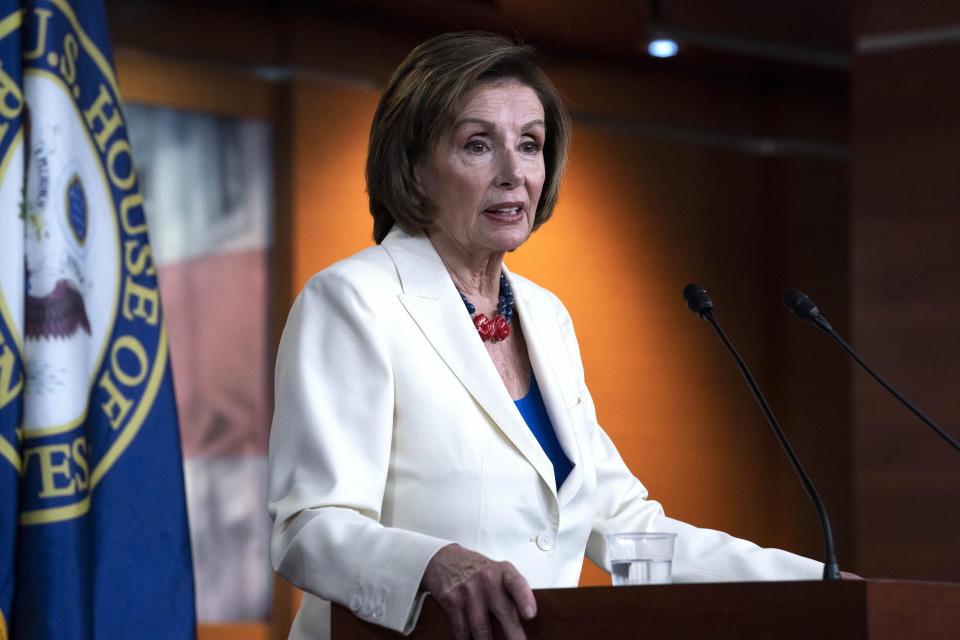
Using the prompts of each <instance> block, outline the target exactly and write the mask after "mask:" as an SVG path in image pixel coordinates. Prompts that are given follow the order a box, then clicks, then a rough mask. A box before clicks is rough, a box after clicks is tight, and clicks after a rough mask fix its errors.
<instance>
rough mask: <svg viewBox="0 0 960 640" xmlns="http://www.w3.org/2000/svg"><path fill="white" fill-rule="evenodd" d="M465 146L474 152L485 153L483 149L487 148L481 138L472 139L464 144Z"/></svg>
mask: <svg viewBox="0 0 960 640" xmlns="http://www.w3.org/2000/svg"><path fill="white" fill-rule="evenodd" d="M464 148H465V149H466V150H467V151H471V152H473V153H483V150H484V149H486V145H485V144H483V142H482V141H480V140H471V141H469V142H468V143H467V144H466V145H465V146H464Z"/></svg>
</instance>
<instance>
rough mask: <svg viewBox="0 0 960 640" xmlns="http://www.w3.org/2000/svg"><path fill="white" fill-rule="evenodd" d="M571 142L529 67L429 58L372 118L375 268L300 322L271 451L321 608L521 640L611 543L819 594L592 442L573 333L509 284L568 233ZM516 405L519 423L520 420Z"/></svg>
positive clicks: (283, 533) (501, 49)
mask: <svg viewBox="0 0 960 640" xmlns="http://www.w3.org/2000/svg"><path fill="white" fill-rule="evenodd" d="M568 138H569V123H568V119H567V116H566V114H565V112H564V110H563V107H562V105H561V102H560V100H559V98H558V96H557V93H556V91H555V89H554V88H553V86H552V85H551V84H550V82H549V81H548V80H547V78H546V77H545V76H544V75H543V73H542V72H541V71H540V69H539V68H538V67H537V66H536V64H535V63H534V62H533V57H532V51H531V50H530V49H529V48H527V47H522V46H516V45H514V44H512V43H511V42H509V41H508V40H506V39H503V38H500V37H498V36H494V35H489V34H476V33H466V34H448V35H445V36H440V37H438V38H435V39H433V40H430V41H428V42H426V43H424V44H423V45H421V46H420V47H418V48H417V49H415V50H414V51H413V52H412V53H411V54H410V56H409V57H408V58H407V59H406V60H405V61H404V62H403V63H402V64H401V65H400V67H399V68H398V69H397V71H396V72H395V74H394V76H393V77H392V78H391V80H390V82H389V83H388V86H387V88H386V90H385V92H384V95H383V97H382V99H381V101H380V105H379V107H378V109H377V112H376V115H375V116H374V122H373V126H372V129H371V135H370V149H369V157H368V165H367V184H368V192H369V195H370V209H371V212H372V213H373V217H374V237H375V240H376V241H377V245H376V246H375V247H372V248H369V249H366V250H364V251H361V252H360V253H358V254H356V255H354V256H352V257H350V258H348V259H346V260H344V261H341V262H339V263H337V264H334V265H333V266H331V267H329V268H327V269H325V270H324V271H322V272H320V273H319V274H317V275H316V276H314V277H313V278H312V279H311V280H310V282H309V283H308V284H307V285H306V287H305V288H304V290H303V292H301V294H300V296H299V297H298V299H297V301H296V302H295V303H294V306H293V308H292V310H291V312H290V316H289V318H288V320H287V325H286V328H285V330H284V335H283V339H282V341H281V345H280V352H279V355H278V358H277V371H276V412H275V415H274V422H273V429H272V432H271V439H270V511H271V515H272V517H273V519H274V532H273V539H272V549H271V551H272V556H273V562H274V566H275V568H276V569H277V571H278V572H279V573H280V574H281V575H283V576H284V577H286V578H287V579H288V580H290V581H291V582H292V583H294V584H295V585H297V586H299V587H301V588H302V589H304V591H305V592H306V593H305V595H304V600H303V603H302V605H301V608H300V611H299V613H298V615H297V619H296V621H295V622H294V628H293V630H292V632H291V637H297V638H301V637H302V638H314V637H323V636H324V635H325V634H326V633H328V631H327V629H328V625H329V620H328V615H329V614H328V610H327V608H326V606H327V605H326V602H325V600H332V601H336V602H339V603H342V604H344V605H346V606H348V607H350V608H351V609H352V610H353V611H354V612H355V613H356V614H357V615H358V616H360V617H362V618H364V619H367V620H369V621H372V622H375V623H378V624H381V625H384V626H387V627H390V628H392V629H396V630H403V631H408V630H410V629H411V628H412V626H413V624H414V623H415V621H416V616H417V613H418V611H419V605H420V603H421V602H422V595H423V593H424V592H430V593H431V594H432V595H433V597H434V598H436V599H437V600H438V601H439V602H440V604H441V606H442V607H443V608H444V610H445V611H446V612H447V615H448V616H449V618H450V621H451V625H452V627H453V629H454V634H455V636H456V637H457V638H470V637H472V638H488V637H490V630H491V628H492V625H493V624H499V625H500V626H501V627H503V629H504V631H505V635H506V636H507V637H508V638H523V637H524V636H523V629H522V625H521V620H522V619H526V618H530V617H533V616H534V615H535V614H536V601H535V599H534V596H533V593H532V591H531V587H533V588H540V587H560V586H576V585H577V582H578V579H579V574H580V568H581V565H582V562H583V556H584V553H586V555H587V556H589V557H590V559H591V560H593V561H594V562H596V563H597V564H599V565H601V566H607V568H608V569H609V566H608V565H607V564H606V561H605V557H604V555H605V549H604V541H603V535H604V534H606V533H612V532H622V531H651V530H656V531H672V532H676V533H677V534H678V542H677V545H676V551H675V558H674V565H673V567H674V578H675V580H678V581H681V580H699V581H707V580H747V579H791V578H795V579H816V578H818V577H819V576H820V574H821V573H822V566H821V565H820V564H819V563H817V562H814V561H812V560H808V559H806V558H800V557H798V556H794V555H792V554H789V553H786V552H783V551H779V550H774V549H760V548H758V547H756V546H755V545H753V544H752V543H749V542H746V541H743V540H738V539H736V538H732V537H730V536H727V535H726V534H722V533H719V532H716V531H709V530H705V529H697V528H695V527H691V526H689V525H685V524H683V523H680V522H677V521H675V520H671V519H669V518H667V517H665V516H664V514H663V511H662V509H661V507H660V505H659V504H658V503H656V502H653V501H649V500H647V499H646V497H647V493H646V490H645V489H644V487H643V485H641V484H640V482H639V481H638V480H637V479H636V478H634V476H633V475H632V474H631V473H630V471H629V470H628V469H627V468H626V466H625V465H624V464H623V462H622V460H621V459H620V456H619V454H618V453H617V451H616V448H615V447H614V446H613V443H612V442H611V441H610V440H609V438H608V437H607V436H606V434H605V433H604V432H603V430H602V429H601V428H600V427H599V426H598V425H597V421H596V415H595V411H594V407H593V403H592V401H591V399H590V394H589V392H588V391H587V388H586V385H585V383H584V374H583V367H582V364H581V360H580V353H579V348H578V346H577V341H576V337H575V336H574V332H573V326H572V323H571V320H570V316H569V315H568V314H567V312H566V310H565V309H564V307H563V305H562V304H561V303H560V301H559V300H558V299H557V298H556V297H555V296H553V294H551V293H550V292H548V291H546V290H545V289H542V288H540V287H538V286H537V285H535V284H533V283H532V282H530V281H529V280H526V279H524V278H522V277H520V276H518V275H516V274H512V273H510V272H509V271H508V270H507V268H506V267H505V266H504V265H503V262H502V261H503V257H504V255H505V253H506V252H508V251H512V250H513V249H516V248H517V247H519V246H520V245H522V244H523V243H524V242H525V241H526V240H527V238H528V237H529V235H530V234H531V232H532V231H534V230H535V229H536V228H537V227H539V226H540V225H542V224H543V223H544V222H546V220H547V219H548V218H549V217H550V214H551V212H552V210H553V207H554V204H555V203H556V200H557V191H558V187H559V183H560V177H561V175H562V172H563V167H564V163H565V159H566V151H567V144H568ZM518 401H519V402H518Z"/></svg>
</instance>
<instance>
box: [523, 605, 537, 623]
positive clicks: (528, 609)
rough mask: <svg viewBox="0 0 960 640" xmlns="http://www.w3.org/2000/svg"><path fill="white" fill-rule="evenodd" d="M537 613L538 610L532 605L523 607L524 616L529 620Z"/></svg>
mask: <svg viewBox="0 0 960 640" xmlns="http://www.w3.org/2000/svg"><path fill="white" fill-rule="evenodd" d="M535 613H536V612H535V611H534V610H533V607H531V606H530V605H527V606H526V607H524V608H523V617H524V618H526V619H528V620H529V619H530V618H532V617H533V616H534V614H535Z"/></svg>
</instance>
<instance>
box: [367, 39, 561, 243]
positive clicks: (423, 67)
mask: <svg viewBox="0 0 960 640" xmlns="http://www.w3.org/2000/svg"><path fill="white" fill-rule="evenodd" d="M495 78H516V79H517V80H519V81H520V82H522V83H524V84H526V85H528V86H529V87H530V88H531V89H533V90H534V92H536V94H537V96H538V97H539V98H540V103H541V104H542V105H543V110H544V115H545V125H546V140H545V144H544V147H543V157H544V165H545V167H546V180H545V181H544V186H543V192H542V194H541V197H540V202H539V204H538V205H537V211H536V214H535V215H534V224H533V228H534V230H536V229H537V228H539V227H540V225H542V224H543V223H544V222H546V221H547V220H548V219H549V218H550V216H551V214H552V213H553V208H554V206H555V205H556V204H557V195H558V192H559V189H560V178H561V176H562V175H563V168H564V166H565V165H566V162H567V148H568V146H569V144H570V118H569V116H568V115H567V111H566V109H565V108H564V106H563V103H562V102H561V100H560V96H559V95H558V93H557V90H556V88H554V86H553V83H551V82H550V80H549V79H548V78H547V76H546V74H544V73H543V71H542V70H541V69H540V67H539V65H538V64H537V62H536V60H535V51H534V49H533V48H532V47H530V46H526V45H518V44H515V43H514V42H512V41H510V40H509V39H507V38H505V37H503V36H499V35H496V34H492V33H482V32H460V33H447V34H444V35H441V36H437V37H435V38H432V39H430V40H427V41H426V42H424V43H423V44H421V45H419V46H418V47H417V48H415V49H414V50H413V51H411V52H410V54H409V55H408V56H407V58H406V59H405V60H404V61H403V62H402V63H400V66H399V67H398V68H397V70H396V71H394V73H393V76H392V77H391V78H390V80H389V82H388V83H387V87H386V89H385V90H384V92H383V95H382V96H381V98H380V103H379V104H378V105H377V111H376V113H375V114H374V116H373V124H372V125H371V127H370V146H369V149H368V151H367V194H368V196H369V198H370V213H371V214H372V215H373V238H374V240H375V241H376V242H377V243H378V244H379V243H380V242H382V241H383V239H384V237H386V235H387V232H389V231H390V229H391V228H392V227H393V225H394V223H396V224H398V225H400V228H402V229H403V230H404V231H406V232H407V233H410V234H416V233H420V232H423V231H426V230H428V229H429V228H430V227H431V226H432V225H433V220H434V217H435V215H436V211H435V210H434V209H433V206H432V205H431V204H430V202H429V201H428V200H427V199H426V198H425V197H424V195H423V194H422V193H421V192H420V190H419V189H418V188H417V186H416V180H415V178H414V173H413V169H414V167H415V166H416V164H417V162H419V160H420V159H421V158H423V157H425V155H426V154H427V153H428V152H429V150H430V149H432V148H433V147H434V146H435V145H436V143H437V141H438V140H439V138H440V136H441V134H442V133H443V132H444V131H445V130H446V129H447V127H448V126H450V124H451V123H452V121H453V119H454V117H455V116H456V113H455V112H454V110H455V109H456V108H457V105H458V104H459V103H460V100H461V99H462V98H463V96H464V95H465V94H466V93H467V92H468V91H469V90H470V89H472V88H473V87H474V86H475V85H476V84H477V83H478V82H480V81H484V80H490V79H495Z"/></svg>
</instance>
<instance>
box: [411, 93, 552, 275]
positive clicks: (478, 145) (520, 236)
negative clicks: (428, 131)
mask: <svg viewBox="0 0 960 640" xmlns="http://www.w3.org/2000/svg"><path fill="white" fill-rule="evenodd" d="M545 136H546V124H545V122H544V112H543V105H542V104H540V99H539V98H538V97H537V94H536V92H534V90H533V89H531V88H530V87H528V86H527V85H525V84H523V83H521V82H520V81H519V80H515V79H503V80H492V81H487V82H483V83H481V84H479V85H477V86H476V87H475V88H474V89H472V90H471V91H469V92H468V93H467V94H466V95H465V96H464V98H463V101H462V102H461V105H460V110H459V112H458V113H457V115H456V117H455V118H454V122H453V126H451V127H450V128H449V129H448V130H447V131H445V132H444V133H443V134H442V135H441V137H440V139H439V141H438V142H437V145H436V147H435V148H434V149H433V151H432V153H430V154H429V155H428V156H427V157H426V158H424V159H423V160H422V161H421V162H420V163H418V165H417V167H416V169H415V175H416V179H417V186H418V187H419V188H420V190H421V191H422V193H423V194H424V195H425V196H426V197H427V198H428V199H429V200H430V202H431V203H432V204H433V205H434V207H435V208H436V212H437V216H436V220H435V221H434V226H433V228H432V229H431V230H430V232H429V235H430V239H431V240H432V241H433V243H434V245H435V246H437V248H438V250H441V252H442V251H443V250H453V251H457V252H458V253H461V254H465V255H467V256H471V257H483V256H486V255H489V254H491V253H496V252H504V251H510V250H512V249H515V248H517V247H519V246H520V245H521V244H523V242H524V241H525V240H526V239H527V237H528V236H529V235H530V231H531V230H532V229H533V218H534V215H535V214H536V212H537V203H538V202H539V201H540V192H541V190H542V189H543V182H544V176H545V173H546V171H545V169H544V162H543V145H544V138H545Z"/></svg>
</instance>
